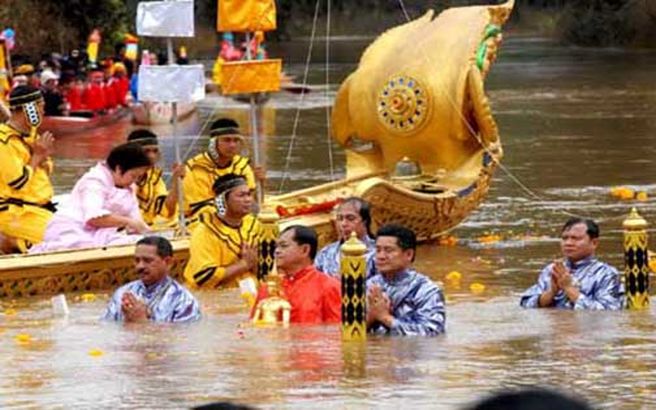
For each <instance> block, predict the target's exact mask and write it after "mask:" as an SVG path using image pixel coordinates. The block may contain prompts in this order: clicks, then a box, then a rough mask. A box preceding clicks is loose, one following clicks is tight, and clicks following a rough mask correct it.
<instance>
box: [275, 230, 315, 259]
mask: <svg viewBox="0 0 656 410" xmlns="http://www.w3.org/2000/svg"><path fill="white" fill-rule="evenodd" d="M291 230H293V231H294V236H293V237H292V239H293V240H294V242H296V244H298V245H310V259H312V260H313V261H314V257H315V256H317V247H318V246H319V239H318V238H317V233H316V231H315V230H314V229H312V228H310V227H308V226H304V225H292V226H288V227H287V228H285V229H284V230H283V231H282V232H280V235H282V234H284V233H285V232H287V231H291Z"/></svg>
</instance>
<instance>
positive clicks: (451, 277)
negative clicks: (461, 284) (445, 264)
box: [445, 270, 462, 282]
mask: <svg viewBox="0 0 656 410" xmlns="http://www.w3.org/2000/svg"><path fill="white" fill-rule="evenodd" d="M445 279H446V280H448V281H449V282H458V281H460V279H462V273H460V272H458V271H456V270H454V271H451V272H449V273H447V274H446V277H445Z"/></svg>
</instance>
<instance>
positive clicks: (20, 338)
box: [14, 333, 32, 345]
mask: <svg viewBox="0 0 656 410" xmlns="http://www.w3.org/2000/svg"><path fill="white" fill-rule="evenodd" d="M14 340H16V343H18V344H20V345H26V344H29V343H30V342H31V341H32V335H30V334H29V333H19V334H17V335H16V337H14Z"/></svg>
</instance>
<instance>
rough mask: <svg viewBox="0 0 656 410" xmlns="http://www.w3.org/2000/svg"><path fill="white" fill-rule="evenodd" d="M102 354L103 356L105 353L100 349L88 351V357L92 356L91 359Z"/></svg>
mask: <svg viewBox="0 0 656 410" xmlns="http://www.w3.org/2000/svg"><path fill="white" fill-rule="evenodd" d="M104 354H105V352H103V351H102V350H100V349H91V350H89V356H92V357H100V356H102V355H104Z"/></svg>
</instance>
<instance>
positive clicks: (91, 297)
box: [80, 293, 96, 302]
mask: <svg viewBox="0 0 656 410" xmlns="http://www.w3.org/2000/svg"><path fill="white" fill-rule="evenodd" d="M80 299H82V301H83V302H93V301H94V300H96V295H95V294H93V293H85V294H83V295H82V296H80Z"/></svg>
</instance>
